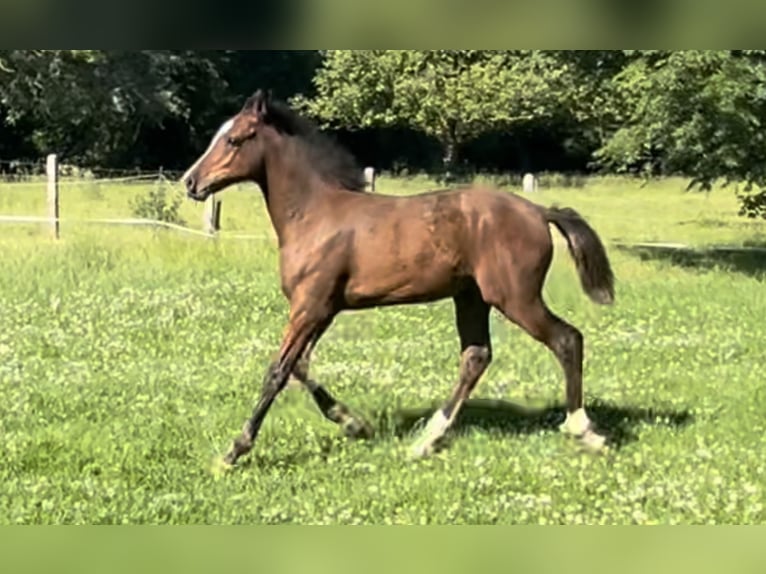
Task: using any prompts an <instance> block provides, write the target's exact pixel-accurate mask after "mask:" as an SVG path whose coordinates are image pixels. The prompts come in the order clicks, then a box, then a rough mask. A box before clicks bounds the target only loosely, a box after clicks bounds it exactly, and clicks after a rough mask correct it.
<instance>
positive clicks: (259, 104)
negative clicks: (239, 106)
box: [242, 90, 271, 119]
mask: <svg viewBox="0 0 766 574" xmlns="http://www.w3.org/2000/svg"><path fill="white" fill-rule="evenodd" d="M270 101H271V90H269V91H268V92H264V91H263V90H258V91H257V92H255V93H254V94H253V95H252V96H250V97H249V98H248V99H247V101H246V102H245V107H244V109H243V110H242V111H244V112H248V113H251V114H253V115H255V116H257V117H258V119H263V118H264V117H266V114H267V112H268V104H269V102H270Z"/></svg>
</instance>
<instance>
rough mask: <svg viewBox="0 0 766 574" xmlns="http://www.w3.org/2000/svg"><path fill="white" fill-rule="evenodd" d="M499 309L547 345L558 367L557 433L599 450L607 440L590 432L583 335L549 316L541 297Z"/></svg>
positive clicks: (551, 315) (563, 322)
mask: <svg viewBox="0 0 766 574" xmlns="http://www.w3.org/2000/svg"><path fill="white" fill-rule="evenodd" d="M498 309H499V310H500V311H501V312H502V313H503V314H504V315H505V316H506V317H507V318H508V319H509V320H510V321H512V322H513V323H515V324H517V325H519V326H520V327H521V328H522V329H524V330H525V331H526V332H527V333H529V334H530V335H531V336H532V337H533V338H535V339H537V340H538V341H540V342H541V343H543V344H544V345H545V346H547V347H548V348H549V349H550V350H551V351H552V352H553V354H554V355H555V357H556V359H557V360H558V362H559V364H560V365H561V368H562V369H563V371H564V377H565V380H566V408H567V415H566V420H565V421H564V423H563V424H562V425H561V426H560V430H561V431H562V432H564V433H565V434H568V435H570V436H573V437H575V438H577V439H578V440H579V441H580V442H581V443H582V445H583V446H585V447H586V448H587V449H589V450H593V451H599V450H602V449H603V448H604V446H605V442H606V439H605V437H603V436H602V435H600V434H598V433H596V432H595V431H594V430H593V425H592V423H591V421H590V419H589V418H588V415H587V413H586V412H585V407H584V401H583V391H582V364H583V336H582V333H581V332H580V331H579V330H578V329H577V328H576V327H574V326H573V325H570V324H569V323H567V322H566V321H564V320H563V319H561V318H560V317H557V316H556V315H555V314H554V313H552V312H551V311H550V310H549V309H548V307H547V306H546V305H545V303H544V302H543V300H542V298H541V297H540V296H537V297H535V298H534V299H533V300H532V301H531V302H528V303H527V304H523V305H522V304H519V303H518V302H515V301H514V302H513V303H511V304H506V305H502V306H500V307H498Z"/></svg>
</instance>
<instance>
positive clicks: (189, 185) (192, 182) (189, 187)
mask: <svg viewBox="0 0 766 574" xmlns="http://www.w3.org/2000/svg"><path fill="white" fill-rule="evenodd" d="M184 183H185V184H186V189H187V190H188V191H192V190H193V189H194V186H195V184H196V183H197V180H196V179H194V176H193V175H190V176H189V177H187V178H186V181H185V182H184Z"/></svg>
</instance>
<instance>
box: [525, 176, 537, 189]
mask: <svg viewBox="0 0 766 574" xmlns="http://www.w3.org/2000/svg"><path fill="white" fill-rule="evenodd" d="M522 187H523V188H524V193H535V192H536V191H537V178H536V177H535V176H534V175H533V174H531V173H528V174H526V175H525V176H524V179H523V181H522Z"/></svg>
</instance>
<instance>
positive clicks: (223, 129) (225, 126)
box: [181, 118, 234, 181]
mask: <svg viewBox="0 0 766 574" xmlns="http://www.w3.org/2000/svg"><path fill="white" fill-rule="evenodd" d="M233 125H234V118H231V119H229V120H226V121H225V122H223V124H222V125H221V127H220V128H218V131H217V132H216V134H215V135H214V136H213V139H212V140H211V141H210V145H209V146H208V147H207V149H206V150H205V153H203V154H202V155H201V156H200V158H199V159H198V160H197V161H196V162H194V165H193V166H191V167H190V168H189V169H188V170H186V173H185V174H184V175H183V177H182V178H181V181H186V178H188V177H189V176H190V175H191V173H192V172H193V171H194V170H195V169H197V167H198V166H199V164H201V163H202V161H203V160H204V159H205V158H206V157H207V156H208V154H209V153H210V152H211V151H212V150H213V147H214V146H215V144H216V143H218V140H219V139H221V138H222V137H223V136H225V135H226V134H227V133H228V132H229V130H230V129H231V126H233Z"/></svg>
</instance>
